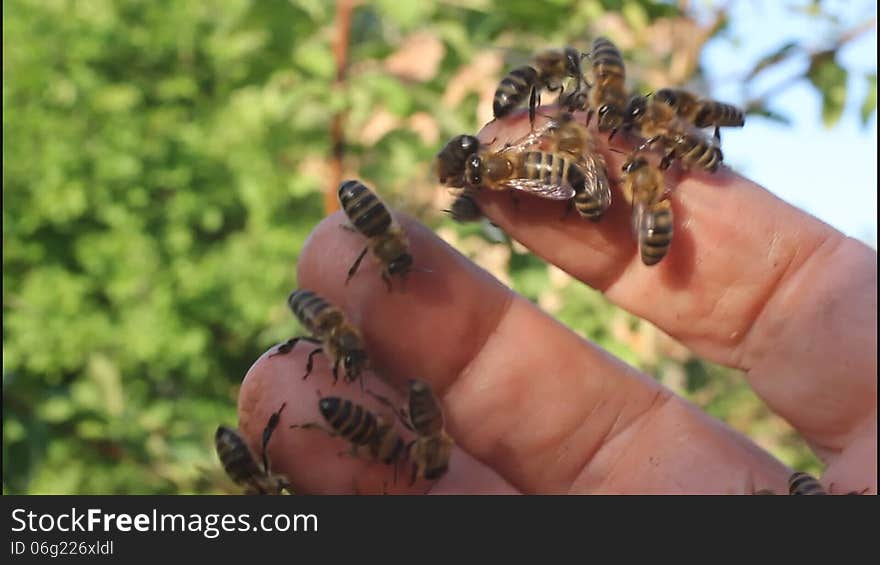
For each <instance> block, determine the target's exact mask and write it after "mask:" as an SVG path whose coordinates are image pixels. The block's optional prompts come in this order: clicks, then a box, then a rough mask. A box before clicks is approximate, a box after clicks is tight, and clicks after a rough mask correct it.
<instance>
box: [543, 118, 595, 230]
mask: <svg viewBox="0 0 880 565" xmlns="http://www.w3.org/2000/svg"><path fill="white" fill-rule="evenodd" d="M545 131H546V132H547V133H546V137H547V138H548V140H549V144H550V147H551V149H552V150H553V151H555V152H558V153H561V154H564V155H570V156H571V157H572V158H573V159H575V163H576V164H577V165H578V166H579V167H580V170H581V171H582V172H583V174H584V179H585V182H584V183H582V184H578V185H576V186H575V196H574V199H573V200H571V201H570V202H571V203H572V205H573V206H574V208H575V209H576V210H577V211H578V213H579V214H580V215H581V216H583V217H584V218H587V219H589V220H592V221H594V222H595V221H598V220H599V219H600V218H601V217H602V215H603V214H604V213H605V211H606V210H608V208H609V207H610V206H611V184H610V182H609V181H608V171H607V169H606V165H605V158H604V157H602V154H601V153H599V151H598V150H597V149H596V145H595V142H594V140H593V137H592V135H591V134H590V132H589V130H588V129H587V127H586V126H585V125H583V124H581V123H579V122H577V121H576V120H575V119H574V116H573V115H572V114H571V113H569V112H562V113H561V114H560V115H559V116H558V117H557V118H555V119H554V120H551V121H550V122H548V125H547V127H546V128H545Z"/></svg>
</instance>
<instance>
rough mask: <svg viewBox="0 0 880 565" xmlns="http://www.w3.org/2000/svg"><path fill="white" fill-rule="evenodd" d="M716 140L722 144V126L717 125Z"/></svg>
mask: <svg viewBox="0 0 880 565" xmlns="http://www.w3.org/2000/svg"><path fill="white" fill-rule="evenodd" d="M714 137H715V141H716V142H717V143H718V144H719V145H720V144H721V128H720V127H718V126H715V135H714Z"/></svg>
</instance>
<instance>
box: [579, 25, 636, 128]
mask: <svg viewBox="0 0 880 565" xmlns="http://www.w3.org/2000/svg"><path fill="white" fill-rule="evenodd" d="M589 57H590V61H591V64H592V75H593V83H592V84H591V85H590V92H589V106H590V107H589V109H588V110H587V124H588V125H589V123H590V120H591V119H592V117H593V114H594V113H595V114H596V116H597V119H598V127H599V131H601V132H606V131H610V132H611V134H610V135H609V139H611V138H612V137H614V135H615V134H616V133H617V131H618V129H620V128H621V126H622V125H623V123H624V119H623V118H624V108H625V107H626V102H627V93H626V66H625V65H624V63H623V56H622V55H621V54H620V50H619V49H618V48H617V46H616V45H614V43H612V42H611V40H609V39H608V38H606V37H597V38H596V39H595V41H593V48H592V49H591V50H590V55H589Z"/></svg>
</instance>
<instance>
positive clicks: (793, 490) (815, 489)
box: [788, 471, 828, 495]
mask: <svg viewBox="0 0 880 565" xmlns="http://www.w3.org/2000/svg"><path fill="white" fill-rule="evenodd" d="M788 493H789V494H792V495H801V494H803V495H817V494H828V493H826V492H825V488H824V487H823V486H822V484H821V483H819V481H818V480H817V479H816V478H815V477H813V476H812V475H809V474H807V473H804V472H801V471H797V472H795V473H792V475H791V476H790V477H789V478H788Z"/></svg>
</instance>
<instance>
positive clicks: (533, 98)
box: [529, 86, 540, 131]
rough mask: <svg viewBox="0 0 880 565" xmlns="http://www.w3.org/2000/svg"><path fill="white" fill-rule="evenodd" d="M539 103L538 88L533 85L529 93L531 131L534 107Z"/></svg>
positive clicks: (533, 122) (533, 129) (533, 126)
mask: <svg viewBox="0 0 880 565" xmlns="http://www.w3.org/2000/svg"><path fill="white" fill-rule="evenodd" d="M539 103H540V102H538V89H537V88H535V87H534V86H533V87H532V91H531V92H530V93H529V127H530V128H531V131H535V108H536V107H537V105H538V104H539Z"/></svg>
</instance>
